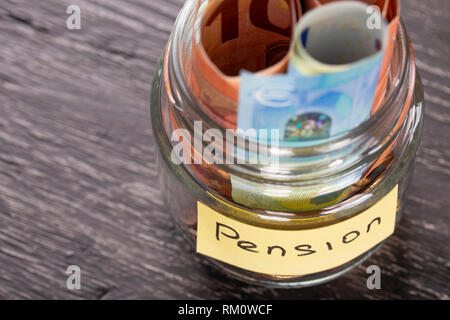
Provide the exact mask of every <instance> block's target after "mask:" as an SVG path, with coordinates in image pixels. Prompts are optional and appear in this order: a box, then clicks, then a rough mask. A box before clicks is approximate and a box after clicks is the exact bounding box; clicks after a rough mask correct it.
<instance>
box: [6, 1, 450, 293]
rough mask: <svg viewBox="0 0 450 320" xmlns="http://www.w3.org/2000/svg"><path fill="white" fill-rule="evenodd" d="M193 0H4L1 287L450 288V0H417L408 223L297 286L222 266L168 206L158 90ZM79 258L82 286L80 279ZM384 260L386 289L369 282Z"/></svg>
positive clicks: (409, 8)
mask: <svg viewBox="0 0 450 320" xmlns="http://www.w3.org/2000/svg"><path fill="white" fill-rule="evenodd" d="M182 3H183V0H150V1H149V0H115V1H112V0H89V1H88V0H73V1H72V0H64V1H61V0H45V1H26V2H25V1H11V0H2V1H1V2H0V298H8V299H16V298H45V299H46V298H87V299H117V298H125V299H131V298H170V299H172V298H177V299H179V298H187V299H204V298H211V299H223V298H231V299H241V298H249V299H254V298H255V299H256V298H264V299H281V298H292V299H302V298H324V299H333V298H363V299H365V298H367V299H377V298H394V299H399V298H419V299H449V297H450V259H449V258H450V246H449V241H450V237H449V231H450V230H449V225H450V224H449V222H450V215H449V213H450V212H449V211H450V210H449V208H450V188H449V181H450V132H449V124H450V102H449V101H450V88H449V83H450V72H449V68H450V59H449V54H450V31H449V30H450V29H449V21H450V1H448V0H428V1H422V0H404V1H403V18H404V20H405V22H406V25H407V27H408V30H409V33H410V36H411V38H412V40H413V42H414V47H415V52H416V56H417V64H418V66H419V68H420V70H421V74H422V79H423V84H424V87H425V92H426V112H425V129H424V136H423V140H422V145H421V149H420V154H419V157H418V159H417V166H416V174H415V178H414V180H413V183H412V185H411V187H410V188H409V192H408V194H407V201H406V207H405V216H404V219H403V221H402V223H401V225H400V226H399V227H398V228H397V230H396V232H395V235H394V236H392V237H391V238H390V239H389V240H388V241H387V243H386V244H385V245H384V247H383V248H382V250H380V251H378V253H376V254H375V255H374V256H372V257H371V258H370V259H369V260H368V261H366V262H365V263H364V264H363V265H361V266H360V267H358V268H356V269H355V270H353V271H351V272H349V273H347V274H346V275H344V276H343V277H341V278H339V279H337V280H335V281H332V282H330V283H327V284H325V285H322V286H318V287H314V288H307V289H299V290H273V289H266V288H261V287H256V286H252V285H247V284H244V283H241V282H238V281H235V280H231V279H229V278H227V277H226V276H224V275H222V274H221V273H219V272H217V271H215V270H212V269H210V268H209V267H208V266H205V265H204V264H203V263H202V262H201V259H200V258H199V257H197V256H194V255H193V254H192V253H191V252H190V251H189V249H188V247H187V245H186V244H185V243H184V241H183V240H182V237H181V236H180V235H179V234H178V233H176V232H175V229H174V225H173V223H172V221H171V219H170V218H169V216H168V214H167V213H166V212H165V211H164V208H163V206H162V202H161V197H160V190H159V185H158V180H157V178H156V173H157V172H156V170H157V168H156V166H155V154H154V142H153V139H152V132H151V127H150V116H149V104H150V99H149V95H150V86H151V80H152V77H153V74H154V71H155V65H156V61H157V59H158V57H159V56H160V54H161V52H162V48H163V47H164V45H165V43H166V40H167V38H168V36H169V32H170V30H171V28H172V25H173V22H174V19H175V17H176V15H177V12H178V11H179V9H180V7H181V6H182ZM69 4H77V5H79V6H80V7H81V13H82V20H81V23H82V25H81V30H77V31H69V30H68V29H67V28H66V18H67V17H68V15H67V14H66V8H67V6H68V5H69ZM72 264H75V265H78V266H80V268H81V271H82V277H81V285H82V289H81V290H74V291H70V290H68V289H67V288H66V277H67V275H66V274H65V270H66V268H67V267H68V266H69V265H72ZM371 264H377V265H379V266H380V267H381V270H382V289H381V290H368V289H367V287H366V279H367V274H366V268H367V267H368V266H369V265H371Z"/></svg>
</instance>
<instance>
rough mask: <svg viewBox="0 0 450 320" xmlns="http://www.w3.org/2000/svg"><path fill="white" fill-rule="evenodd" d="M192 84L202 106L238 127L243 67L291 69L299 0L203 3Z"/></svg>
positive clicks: (224, 123) (259, 71)
mask: <svg viewBox="0 0 450 320" xmlns="http://www.w3.org/2000/svg"><path fill="white" fill-rule="evenodd" d="M199 3H201V4H202V5H201V6H200V7H199V10H198V17H197V18H196V19H197V20H198V22H199V23H198V24H196V28H195V29H194V32H193V35H194V37H193V44H192V61H191V63H190V71H189V72H188V74H189V83H190V86H191V89H192V91H193V93H194V96H196V97H197V98H198V100H199V104H200V106H202V107H203V108H204V110H205V112H207V113H208V114H209V115H210V116H211V117H212V118H213V119H215V120H216V122H218V123H219V124H221V125H222V126H223V127H226V128H232V129H234V128H236V114H237V102H238V96H239V86H240V78H239V71H240V70H242V69H245V70H249V71H252V72H256V73H257V74H261V75H271V74H277V73H282V72H285V71H286V68H287V64H288V60H289V57H288V53H289V52H290V48H291V47H290V45H291V43H292V42H291V38H292V34H293V30H294V26H295V24H296V22H297V21H298V19H299V17H300V15H301V8H300V4H299V0H239V1H238V0H211V1H209V2H207V1H201V2H199Z"/></svg>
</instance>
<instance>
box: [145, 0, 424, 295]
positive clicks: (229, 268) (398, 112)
mask: <svg viewBox="0 0 450 320" xmlns="http://www.w3.org/2000/svg"><path fill="white" fill-rule="evenodd" d="M194 12H195V1H188V2H187V3H186V4H185V6H184V8H183V9H182V11H181V12H180V14H179V16H178V19H177V21H176V23H175V27H174V30H173V32H172V35H171V37H170V39H169V42H168V44H167V47H166V51H165V54H164V55H163V57H162V58H161V60H160V62H159V64H158V67H157V72H156V76H155V78H154V81H153V89H152V98H151V119H152V127H153V132H154V139H155V141H156V150H157V153H158V168H159V170H160V171H159V178H160V183H161V189H162V190H161V191H162V195H163V197H164V203H165V207H166V210H167V212H168V213H170V214H171V215H172V216H173V217H174V219H175V222H176V225H177V226H178V227H179V229H180V230H181V232H182V233H183V234H184V235H185V236H186V239H187V240H188V241H189V242H190V243H192V245H194V246H195V244H197V246H196V247H197V252H200V253H202V254H204V255H205V257H206V259H208V260H209V261H210V262H212V264H213V265H214V266H216V267H218V268H219V269H221V270H223V271H224V272H225V273H227V274H229V275H231V276H233V277H235V278H238V279H241V280H244V281H247V282H251V283H255V284H260V285H266V286H272V287H303V286H310V285H316V284H320V283H323V282H325V281H329V280H331V279H334V278H336V277H338V276H339V275H341V274H343V273H345V272H346V271H348V270H350V269H352V268H354V267H355V266H357V265H358V264H360V263H361V262H362V261H364V260H365V259H367V258H368V257H369V256H370V255H371V254H372V253H373V252H374V251H375V250H377V249H378V248H379V247H380V246H381V245H382V243H383V241H384V240H385V239H386V238H387V237H388V236H389V235H390V234H391V233H392V232H393V231H394V228H395V225H396V224H397V223H398V222H399V221H400V218H401V212H402V206H403V199H404V196H405V192H406V188H407V185H408V183H409V182H410V180H411V176H412V173H413V167H414V161H415V156H416V151H417V148H418V145H419V142H420V138H421V132H422V123H423V103H424V98H423V89H422V85H421V82H420V77H419V74H418V73H417V71H416V66H415V63H414V57H413V51H412V47H411V44H410V42H409V39H408V36H407V33H406V30H405V26H404V25H403V23H400V25H399V31H398V35H397V39H396V44H395V47H394V52H393V57H392V61H391V65H390V67H389V72H388V77H389V79H388V86H387V90H386V95H385V97H384V101H383V102H382V106H381V107H380V108H379V110H378V111H377V112H376V113H374V114H373V115H372V116H371V117H370V119H368V120H367V121H365V122H364V123H362V124H361V125H359V126H358V127H356V128H355V129H353V130H351V131H349V132H347V133H345V134H343V135H341V136H337V137H333V138H331V139H328V140H326V141H321V140H318V141H316V142H313V143H311V144H309V145H308V146H304V147H298V146H293V147H289V146H284V145H283V146H276V147H274V146H269V148H268V150H269V153H270V154H271V155H276V156H277V157H278V159H279V164H278V165H277V166H273V165H271V164H270V163H269V164H267V163H256V164H248V163H244V164H239V161H236V160H237V158H238V154H239V150H238V149H240V151H242V152H243V153H244V154H247V155H248V154H249V152H250V150H251V147H250V146H251V144H252V142H251V141H248V140H247V141H246V143H245V144H244V145H237V144H236V142H235V140H234V138H233V137H229V136H227V134H226V129H227V128H224V127H223V123H219V122H217V119H215V118H214V117H212V116H211V115H210V114H209V113H208V112H205V110H204V109H203V108H201V106H200V105H199V103H198V102H197V100H196V99H195V97H194V96H193V94H192V91H191V89H190V87H189V83H188V78H187V76H186V74H187V68H188V66H189V62H190V53H191V51H190V50H191V41H192V30H193V28H192V25H193V23H194V21H193V19H194V16H195V15H194ZM196 121H201V123H202V126H201V129H200V130H201V137H203V134H204V133H205V132H206V131H207V130H208V129H211V128H215V129H218V130H219V131H220V132H221V133H222V137H223V141H221V143H223V145H225V144H226V143H227V142H230V139H231V140H232V144H233V145H234V149H231V150H227V152H225V153H226V154H225V157H226V158H227V161H226V163H225V164H216V163H213V162H212V161H211V159H203V160H204V162H203V163H202V164H194V161H193V162H192V163H187V164H183V163H181V164H179V161H178V162H177V161H174V159H173V154H172V153H173V150H174V146H175V145H177V144H179V143H180V137H178V136H177V137H175V138H174V137H173V132H174V130H175V129H183V134H184V137H183V138H182V139H181V140H182V141H183V143H187V144H188V145H189V148H190V150H192V155H191V156H192V157H193V158H195V156H198V155H199V154H200V159H201V158H202V155H203V153H202V150H204V148H205V147H206V146H207V145H208V143H207V142H205V141H204V139H201V140H199V139H196V138H195V136H196V133H195V130H196ZM197 129H198V128H197ZM192 137H194V138H193V139H190V138H192ZM216 139H217V138H216ZM210 142H211V141H210ZM216 142H217V141H215V140H214V143H216ZM199 148H200V149H199ZM240 154H241V155H242V153H240ZM229 159H231V160H232V161H228V160H229ZM286 194H291V195H293V196H288V197H287V200H286V201H284V200H283V199H282V198H283V197H285V195H286ZM280 197H281V198H280ZM273 199H276V201H275V202H274V201H272V200H273ZM280 199H281V200H280ZM298 199H300V200H298ZM312 200H314V201H312ZM280 206H281V208H280ZM391 207H392V208H391ZM390 208H391V209H390ZM378 213H379V216H377V215H378ZM370 214H372V216H370ZM373 214H374V215H373ZM366 215H367V217H366ZM381 215H383V217H382V218H381ZM364 217H366V218H370V220H367V219H366V220H365V221H363V218H364ZM214 219H215V220H214ZM358 219H359V220H358ZM389 220H392V221H391V222H386V223H387V224H389V223H391V225H384V223H385V221H389ZM219 221H221V222H220V223H219ZM381 221H383V224H382V223H381ZM345 228H347V229H345ZM344 229H345V230H347V231H345V230H344ZM343 230H344V231H343ZM374 230H375V231H374ZM378 230H379V231H378ZM372 233H373V234H372ZM208 237H209V238H208ZM251 237H253V238H251ZM308 237H309V238H308ZM370 237H374V238H370ZM250 238H251V239H250ZM355 239H358V240H355ZM360 239H361V240H360ZM250 240H251V241H250ZM358 241H359V242H358ZM280 243H281V244H280ZM312 244H314V245H312ZM221 246H222V247H221Z"/></svg>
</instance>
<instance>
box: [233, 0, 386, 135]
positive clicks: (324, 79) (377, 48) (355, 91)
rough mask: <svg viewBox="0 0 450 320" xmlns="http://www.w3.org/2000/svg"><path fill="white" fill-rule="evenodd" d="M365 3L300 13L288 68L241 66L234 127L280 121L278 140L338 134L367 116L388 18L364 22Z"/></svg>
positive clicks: (271, 126)
mask: <svg viewBox="0 0 450 320" xmlns="http://www.w3.org/2000/svg"><path fill="white" fill-rule="evenodd" d="M366 9H367V5H366V4H363V3H360V2H357V1H342V2H341V1H339V2H334V3H331V4H326V5H323V6H320V7H318V8H316V9H314V10H312V11H310V12H309V13H307V14H306V15H304V16H303V17H302V19H301V21H300V22H299V24H298V25H297V27H296V31H295V35H294V41H295V45H294V48H295V50H294V54H293V55H292V57H291V61H290V63H289V67H288V73H287V74H280V75H275V76H270V77H263V76H259V75H255V74H253V73H250V72H246V71H242V72H241V81H242V82H241V87H240V96H239V109H238V128H239V129H242V130H246V131H248V130H249V129H254V130H255V131H254V132H256V133H257V132H258V130H259V129H278V130H280V137H281V139H282V142H283V143H290V142H297V143H305V142H308V141H312V140H317V139H327V138H330V137H332V136H336V135H339V134H343V133H345V132H347V131H348V130H351V129H353V128H354V127H356V126H358V125H359V124H361V123H362V122H363V121H365V120H367V119H368V118H369V116H370V113H371V109H372V104H373V101H374V95H375V90H376V87H377V83H378V78H379V73H380V67H381V62H382V59H383V54H384V50H385V48H386V43H387V27H386V26H387V24H386V21H385V20H384V19H383V18H382V17H381V15H380V17H379V18H380V19H379V22H380V24H379V27H378V28H374V29H370V28H368V26H367V19H368V13H367V10H366Z"/></svg>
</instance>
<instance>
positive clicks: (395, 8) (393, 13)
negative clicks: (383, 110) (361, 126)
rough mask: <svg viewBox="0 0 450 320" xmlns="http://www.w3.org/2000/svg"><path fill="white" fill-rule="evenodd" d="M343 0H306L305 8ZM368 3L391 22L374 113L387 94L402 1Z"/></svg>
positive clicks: (371, 0)
mask: <svg viewBox="0 0 450 320" xmlns="http://www.w3.org/2000/svg"><path fill="white" fill-rule="evenodd" d="M335 1H342V0H305V1H303V4H304V9H305V10H312V9H314V8H317V7H319V6H321V5H324V4H327V3H330V2H335ZM362 1H363V2H364V3H367V4H368V5H375V6H377V7H378V8H379V10H380V11H381V14H382V15H383V17H384V18H385V19H386V20H387V22H388V23H389V25H388V34H389V35H388V43H387V45H386V49H385V52H384V57H383V62H382V64H381V70H380V77H379V79H378V85H377V89H376V91H375V98H374V102H373V106H372V112H371V114H374V113H375V112H376V111H377V110H378V109H379V108H380V107H381V105H382V103H383V99H384V97H385V96H386V88H387V83H388V80H389V72H388V71H389V66H390V61H391V58H392V52H393V50H394V45H395V40H396V35H397V30H398V23H399V20H400V1H399V0H362Z"/></svg>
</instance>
